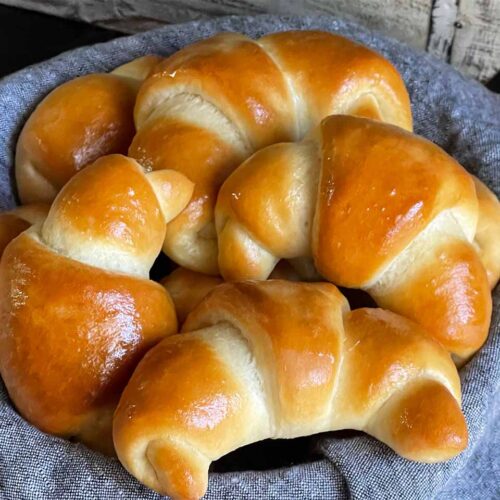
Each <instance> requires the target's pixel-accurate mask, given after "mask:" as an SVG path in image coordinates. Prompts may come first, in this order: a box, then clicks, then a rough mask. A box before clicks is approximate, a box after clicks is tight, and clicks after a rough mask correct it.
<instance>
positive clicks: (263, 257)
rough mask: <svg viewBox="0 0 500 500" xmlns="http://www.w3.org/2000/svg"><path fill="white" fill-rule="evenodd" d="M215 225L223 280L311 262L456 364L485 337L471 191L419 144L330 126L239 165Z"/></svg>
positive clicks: (382, 132) (398, 135)
mask: <svg viewBox="0 0 500 500" xmlns="http://www.w3.org/2000/svg"><path fill="white" fill-rule="evenodd" d="M215 213H216V224H217V232H218V237H219V265H220V270H221V274H222V276H223V277H224V278H225V279H226V280H243V279H266V278H267V277H268V276H269V274H270V272H271V270H272V269H273V267H274V265H275V264H276V262H277V261H278V260H279V259H281V258H287V259H291V258H298V257H302V258H304V257H305V258H310V257H312V258H313V259H314V263H315V266H316V268H317V270H318V271H319V273H320V274H321V275H322V276H324V277H325V278H326V279H328V280H329V281H332V282H333V283H335V284H337V285H340V286H345V287H350V288H362V289H364V290H365V291H367V292H369V293H370V295H371V296H372V297H373V298H374V299H375V301H376V302H377V304H379V305H380V306H381V307H384V308H387V309H390V310H392V311H394V312H397V313H398V314H401V315H403V316H407V317H409V318H410V319H413V320H415V321H417V322H418V323H420V324H421V325H422V326H423V327H424V328H425V329H426V330H427V331H428V332H429V333H430V334H431V335H432V336H433V337H434V338H436V339H437V340H439V341H440V342H441V343H442V344H443V345H444V346H445V347H446V349H448V350H449V351H450V352H452V353H453V354H454V355H455V356H456V358H457V361H458V360H463V359H466V358H468V357H469V356H471V355H472V354H473V353H474V352H475V351H476V350H477V349H479V347H481V345H482V344H483V342H484V341H485V339H486V337H487V334H488V327H489V322H490V317H491V296H490V290H489V286H488V280H487V277H486V273H485V270H484V267H483V265H482V263H481V260H480V258H479V255H478V253H477V251H476V249H475V247H474V246H473V244H472V242H473V240H474V237H475V235H476V226H477V221H478V199H477V196H476V192H475V188H474V182H473V180H472V178H471V176H470V175H469V174H468V173H467V172H466V171H465V170H464V169H463V168H462V167H461V166H460V165H459V164H458V163H457V162H456V161H455V160H453V158H451V157H450V156H448V155H447V154H446V153H445V152H444V151H443V150H441V149H440V148H439V147H437V146H436V145H434V144H432V143H431V142H429V141H427V140H425V139H423V138H421V137H418V136H416V135H413V134H411V133H409V132H407V131H405V130H403V129H401V128H398V127H395V126H393V125H388V124H384V123H381V122H377V121H373V120H369V119H365V118H358V117H352V116H331V117H328V118H326V119H325V120H323V122H322V123H321V126H320V127H319V128H318V129H317V131H316V132H315V133H314V134H312V135H311V137H309V138H308V139H306V140H304V141H302V142H299V143H282V144H277V145H274V146H270V147H268V148H265V149H262V150H261V151H259V152H257V153H256V154H255V155H253V156H252V157H251V158H250V159H249V160H247V161H246V162H244V163H243V164H242V165H241V166H240V167H239V168H238V169H236V170H235V171H234V172H233V174H231V176H230V177H229V178H228V179H227V180H226V182H225V183H224V185H223V186H222V188H221V190H220V193H219V197H218V201H217V207H216V211H215ZM482 239H483V240H484V239H485V237H484V236H483V237H482Z"/></svg>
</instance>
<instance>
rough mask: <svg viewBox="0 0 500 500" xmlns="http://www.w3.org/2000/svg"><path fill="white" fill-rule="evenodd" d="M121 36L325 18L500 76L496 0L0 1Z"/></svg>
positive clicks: (475, 72)
mask: <svg viewBox="0 0 500 500" xmlns="http://www.w3.org/2000/svg"><path fill="white" fill-rule="evenodd" d="M0 3H3V4H6V5H12V6H18V7H23V8H27V9H32V10H38V11H41V12H45V13H47V14H52V15H56V16H61V17H66V18H70V19H78V20H82V21H86V22H89V23H93V24H97V25H99V26H104V27H107V28H113V29H117V30H120V31H123V32H126V33H133V32H137V31H144V30H146V29H150V28H154V27H157V26H159V25H161V24H164V23H179V22H184V21H189V20H193V19H203V18H209V17H213V16H220V15H224V14H260V13H286V14H305V13H328V14H334V15H337V16H342V17H345V18H350V19H355V20H357V21H359V22H361V23H362V24H364V25H365V26H367V27H369V28H371V29H375V30H378V31H380V32H382V33H385V34H388V35H390V36H393V37H395V38H398V39H399V40H402V41H405V42H407V43H409V44H410V45H412V46H414V47H417V48H420V49H426V50H428V51H429V52H431V53H432V54H434V55H435V56H437V57H439V58H441V59H444V60H447V61H449V62H451V63H452V64H453V65H454V66H456V67H457V68H458V69H459V70H460V71H462V72H463V73H465V74H467V75H470V76H473V77H474V78H477V79H479V80H481V81H486V80H488V79H489V78H491V77H492V76H493V75H494V74H495V73H496V72H498V71H499V70H500V0H44V1H41V0H0Z"/></svg>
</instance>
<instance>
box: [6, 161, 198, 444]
mask: <svg viewBox="0 0 500 500" xmlns="http://www.w3.org/2000/svg"><path fill="white" fill-rule="evenodd" d="M191 194H192V184H191V183H190V182H189V181H188V180H187V179H185V178H183V177H182V175H181V174H179V173H178V172H172V171H168V170H165V171H163V172H156V173H151V174H145V173H144V171H143V169H142V168H141V167H140V166H139V165H138V164H137V163H136V162H135V161H134V160H132V159H130V158H126V157H124V156H121V155H111V156H106V157H103V158H100V159H99V160H98V161H96V162H95V163H94V164H92V165H90V166H88V167H87V168H86V169H84V170H82V171H81V172H79V173H78V174H77V175H76V176H74V177H73V178H72V179H71V180H70V181H69V182H68V184H66V186H65V187H64V188H63V189H62V191H61V192H60V193H59V195H58V196H57V197H56V199H55V201H54V203H53V204H52V206H51V208H50V211H49V213H48V216H47V218H46V219H45V221H44V222H43V223H42V224H36V225H34V226H32V227H31V228H30V229H28V230H27V231H25V232H23V233H21V235H19V236H18V237H17V238H15V239H14V240H13V241H12V242H11V243H10V244H9V245H8V246H7V248H6V249H5V251H4V254H3V256H2V260H1V264H0V319H1V321H0V324H1V328H0V374H1V376H2V379H3V381H4V382H5V386H6V388H7V391H8V393H9V395H10V397H11V399H12V401H13V403H14V405H15V406H16V408H17V409H18V410H19V412H20V413H21V414H22V415H23V416H24V417H25V418H26V419H27V420H28V421H29V422H31V423H32V424H33V425H35V426H36V427H38V428H39V429H41V430H42V431H45V432H48V433H51V434H56V435H58V436H62V437H67V438H70V437H71V438H75V439H77V440H79V441H82V442H84V443H86V444H88V445H89V446H91V447H92V448H96V449H99V450H102V451H105V452H107V453H111V452H112V443H111V419H112V414H113V410H114V408H115V405H116V403H117V402H118V398H119V396H120V394H121V391H122V389H123V387H124V386H125V384H126V383H127V380H128V377H129V376H130V374H131V373H132V371H133V369H134V368H135V365H136V364H137V362H138V361H139V360H140V359H141V357H142V355H143V354H144V353H145V352H146V351H147V350H148V349H149V348H150V347H151V346H152V345H154V344H155V343H157V342H158V341H159V340H161V339H162V338H164V337H165V336H167V335H171V334H173V333H175V332H176V330H177V321H176V317H175V311H174V308H173V304H172V301H171V299H170V297H169V295H168V293H167V292H166V291H165V289H164V288H163V287H162V286H161V285H159V284H158V283H155V282H153V281H150V280H149V279H148V276H149V269H150V268H151V266H152V264H153V262H154V260H155V258H156V257H157V255H158V253H159V252H160V251H161V245H162V242H163V238H164V236H165V224H166V222H167V221H168V220H169V219H170V218H172V217H174V216H175V215H176V214H177V213H178V212H179V211H180V210H182V208H183V207H184V206H185V204H186V203H187V202H188V201H189V199H190V196H191Z"/></svg>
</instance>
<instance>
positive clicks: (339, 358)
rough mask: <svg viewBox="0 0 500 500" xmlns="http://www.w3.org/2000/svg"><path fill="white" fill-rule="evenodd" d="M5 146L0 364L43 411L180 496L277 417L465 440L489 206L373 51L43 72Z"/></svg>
mask: <svg viewBox="0 0 500 500" xmlns="http://www.w3.org/2000/svg"><path fill="white" fill-rule="evenodd" d="M15 168H16V179H17V185H18V193H19V198H20V201H21V202H22V203H23V205H21V206H19V207H16V208H13V209H12V210H11V211H9V212H6V213H4V214H1V215H0V252H2V259H1V263H0V295H1V303H0V315H1V318H0V319H1V321H0V324H1V325H2V326H1V328H0V374H1V376H2V379H3V381H4V383H5V385H6V388H7V390H8V393H9V396H10V398H11V400H12V403H13V404H14V406H15V407H16V408H17V410H18V411H19V413H20V414H21V415H22V416H23V417H24V418H25V419H26V420H28V421H29V422H30V423H32V424H33V425H35V426H36V427H38V428H39V429H40V430H41V431H43V432H47V433H50V434H54V435H56V436H60V437H64V438H67V439H72V440H76V441H79V442H82V443H84V444H85V445H87V446H89V447H91V448H93V449H95V450H98V451H100V452H103V453H106V454H110V455H114V454H116V455H117V457H118V458H119V460H120V461H121V463H122V464H123V466H124V467H125V468H126V469H127V470H128V471H129V472H130V473H131V474H132V475H133V476H135V477H136V478H137V479H138V480H139V481H141V482H142V483H144V484H146V485H147V486H149V487H150V488H152V489H154V490H156V491H158V492H159V493H162V494H166V495H169V496H171V497H173V498H175V499H195V498H201V497H202V496H203V495H204V494H205V492H206V490H207V487H208V470H209V466H210V463H211V462H213V461H215V460H217V459H218V458H220V457H221V456H223V455H225V454H227V453H229V452H230V451H232V450H235V449H236V448H239V447H241V446H244V445H247V444H249V443H253V442H256V441H260V440H263V439H267V438H294V437H299V436H308V435H312V434H316V433H320V432H327V431H336V430H341V429H355V430H358V431H363V432H365V433H367V434H369V435H370V436H373V437H374V438H376V439H379V440H380V441H382V442H384V443H385V444H386V445H387V446H389V447H390V448H392V449H393V450H394V452H395V453H397V454H399V455H401V456H402V457H404V458H406V459H409V460H416V461H421V462H429V463H431V462H438V461H444V460H448V459H450V458H452V457H454V456H456V455H457V454H459V453H460V452H462V451H463V450H464V449H465V448H466V446H467V440H468V434H467V425H466V421H465V417H464V415H463V414H462V411H461V406H460V405H461V390H460V379H459V375H458V371H457V370H458V368H460V367H461V366H462V365H463V364H465V363H466V362H467V361H468V360H469V359H470V358H471V357H472V356H474V354H475V353H476V352H477V351H478V350H479V349H480V348H481V346H482V345H483V344H484V342H485V341H486V338H487V335H488V330H489V326H490V321H491V308H492V305H491V289H492V288H494V287H495V286H496V284H497V282H498V279H499V277H500V203H499V201H498V199H497V197H496V196H495V195H494V194H493V193H492V192H491V191H490V190H489V189H488V188H487V187H486V186H485V185H484V184H483V183H482V182H481V181H480V180H479V179H477V178H475V177H473V176H472V175H470V174H469V173H468V172H467V171H466V170H465V169H464V168H463V167H462V166H461V165H460V164H458V163H457V161H456V160H454V159H453V158H452V157H451V156H449V155H448V154H447V153H446V152H445V151H443V150H442V149H440V148H439V147H438V146H436V145H435V144H433V143H432V142H430V141H428V140H426V139H424V138H422V137H419V136H417V135H415V134H413V132H412V116H411V107H410V100H409V97H408V93H407V91H406V88H405V85H404V82H403V80H402V78H401V77H400V75H399V74H398V72H397V70H396V69H395V68H394V67H393V66H392V64H391V63H390V62H389V61H387V60H386V59H384V58H383V57H382V56H381V55H379V54H377V53H375V52H373V51H372V50H370V49H368V48H366V47H364V46H362V45H359V44H357V43H354V42H352V41H350V40H347V39H345V38H343V37H340V36H337V35H334V34H331V33H326V32H317V31H295V32H283V33H273V34H270V35H266V36H264V37H262V38H260V39H259V40H252V39H250V38H248V37H246V36H244V35H240V34H237V33H222V34H218V35H216V36H214V37H212V38H209V39H205V40H201V41H199V42H196V43H194V44H192V45H190V46H187V47H185V48H183V49H181V50H179V51H178V52H177V53H175V54H173V55H171V56H170V57H168V58H165V59H163V58H160V57H158V56H144V57H142V58H140V59H136V60H134V61H131V62H130V63H128V64H125V65H123V66H120V67H118V68H116V69H115V70H113V71H111V72H110V73H108V74H93V75H85V76H82V77H80V78H77V79H75V80H72V81H70V82H66V83H65V84H63V85H61V86H60V87H58V88H56V89H55V90H53V91H52V92H51V93H50V94H49V95H47V96H46V97H45V98H44V99H43V100H42V101H41V103H40V104H39V105H38V106H37V108H36V109H35V110H34V111H33V113H32V114H31V116H30V117H29V119H28V120H27V122H26V124H25V126H24V128H23V129H22V131H21V133H20V136H19V139H18V143H17V150H16V159H15ZM162 251H163V252H164V253H165V254H166V255H167V256H168V258H169V259H170V260H171V261H172V262H173V263H174V264H175V265H177V266H179V267H178V268H177V269H175V270H174V271H173V272H171V273H170V274H169V275H168V276H166V277H165V278H164V279H162V280H161V281H160V282H159V283H157V282H155V281H153V280H151V279H150V271H151V268H152V267H153V265H154V264H155V261H157V257H158V256H159V254H160V253H161V252H162ZM158 262H160V261H157V264H156V266H158V265H159V264H158ZM165 273H166V270H164V274H165ZM337 286H339V287H343V289H345V292H346V293H347V295H348V296H351V292H350V291H349V290H348V289H357V290H361V291H363V292H365V293H367V294H368V295H369V296H370V297H371V300H372V302H371V303H369V307H357V306H356V307H355V306H354V302H353V301H351V304H349V302H348V300H347V299H346V297H345V296H344V294H343V293H342V291H341V290H339V289H338V288H337ZM368 295H365V296H366V297H368Z"/></svg>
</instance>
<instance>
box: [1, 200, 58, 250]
mask: <svg viewBox="0 0 500 500" xmlns="http://www.w3.org/2000/svg"><path fill="white" fill-rule="evenodd" d="M49 208H50V205H49V204H47V203H33V204H31V205H24V206H21V207H16V208H14V209H12V210H9V211H8V212H2V213H0V257H1V256H2V254H3V251H4V250H5V247H6V246H7V245H8V244H9V243H10V242H11V241H12V240H13V239H14V238H15V237H16V236H18V235H19V234H21V233H22V232H23V231H25V230H26V229H28V228H29V227H31V226H32V225H33V224H41V223H42V222H43V221H44V220H45V217H47V213H48V212H49Z"/></svg>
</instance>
